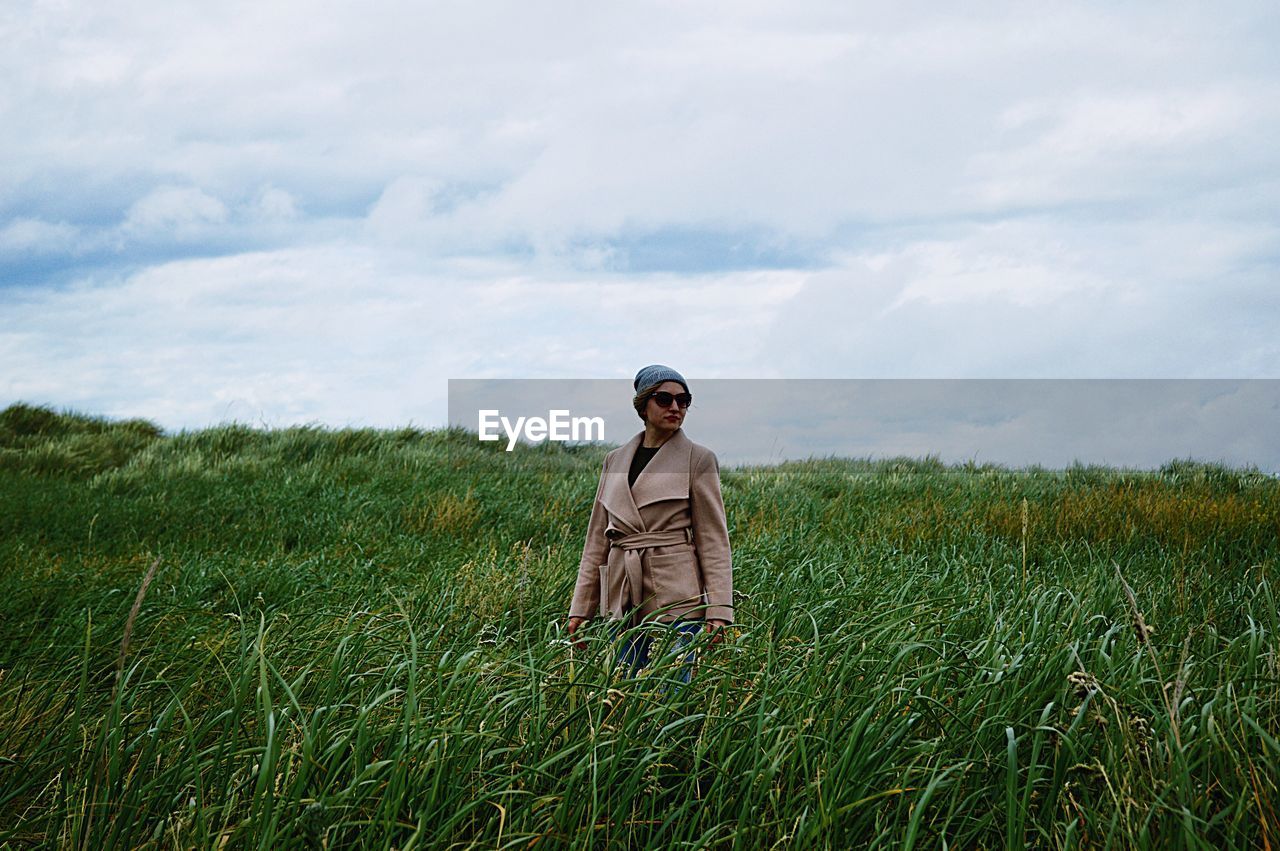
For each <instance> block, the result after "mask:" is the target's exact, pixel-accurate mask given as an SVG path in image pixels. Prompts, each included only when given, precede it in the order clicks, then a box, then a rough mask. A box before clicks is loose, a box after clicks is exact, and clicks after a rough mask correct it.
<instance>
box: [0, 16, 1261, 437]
mask: <svg viewBox="0 0 1280 851" xmlns="http://www.w3.org/2000/svg"><path fill="white" fill-rule="evenodd" d="M0 35H3V36H4V40H5V45H6V49H5V51H3V52H2V53H0V163H3V164H4V165H3V167H0V273H7V272H11V271H16V272H18V273H20V274H18V275H13V276H6V280H21V281H22V289H21V290H18V289H15V288H13V287H10V288H9V289H0V317H3V318H2V319H0V329H3V332H2V333H3V334H4V335H6V336H5V337H4V339H5V340H7V341H8V342H7V343H5V344H4V346H3V347H0V376H5V378H3V379H2V380H3V381H7V382H8V383H7V384H0V397H7V398H16V396H15V394H19V395H21V396H23V397H24V398H26V397H33V396H37V397H40V398H43V399H48V400H51V401H54V402H58V403H63V402H65V403H68V404H70V403H73V402H74V403H76V404H83V405H86V406H88V407H91V408H94V409H97V410H104V411H108V412H110V411H115V410H119V409H121V408H122V407H123V406H132V407H131V409H130V412H131V413H136V414H140V415H149V416H156V417H157V418H160V419H162V420H164V421H166V422H173V423H184V424H186V423H196V422H199V421H201V418H217V417H218V416H220V414H219V413H218V412H219V411H220V410H223V409H222V408H217V407H216V406H217V405H223V406H225V405H227V404H231V402H230V401H228V400H235V399H240V400H242V401H243V402H244V404H245V405H248V406H249V407H252V408H255V409H257V410H260V411H263V412H265V414H264V415H266V416H268V417H278V418H282V419H290V420H291V419H293V418H299V417H300V418H302V419H304V420H307V419H325V420H332V421H335V422H337V421H346V420H349V419H352V418H356V417H367V418H369V421H377V422H393V421H399V420H403V419H406V418H409V417H416V416H418V414H419V413H420V411H418V412H417V413H415V411H417V409H416V408H414V407H413V404H411V401H410V400H413V399H415V398H418V397H417V396H416V395H415V388H419V387H429V386H433V385H432V384H431V382H434V381H437V380H438V379H440V378H441V377H442V376H443V377H447V376H448V375H465V374H471V375H477V374H488V375H493V374H504V373H506V374H510V373H512V372H515V373H518V374H530V373H536V374H545V375H568V374H591V375H601V374H604V373H609V374H612V373H614V372H616V373H619V374H622V373H626V372H627V371H628V370H629V369H630V366H629V364H632V363H634V362H648V361H652V360H658V359H659V357H658V355H657V354H655V353H668V354H670V356H671V357H670V359H671V360H678V361H680V362H681V365H682V368H686V369H687V371H689V372H694V371H701V372H702V374H704V375H743V374H766V375H767V374H773V375H788V374H789V375H895V376H904V375H919V376H929V375H1027V376H1033V375H1035V376H1049V375H1253V376H1258V375H1274V374H1277V372H1280V349H1277V343H1275V342H1273V341H1274V340H1276V339H1277V338H1278V337H1280V335H1277V334H1276V333H1275V332H1276V329H1277V324H1278V322H1280V303H1277V300H1276V296H1275V295H1274V293H1275V286H1274V282H1275V279H1276V275H1277V272H1278V271H1280V269H1278V267H1277V261H1276V257H1275V253H1274V248H1273V246H1274V245H1275V240H1276V238H1277V236H1278V235H1280V217H1278V216H1277V213H1276V210H1280V180H1276V179H1275V178H1273V177H1271V175H1274V174H1277V173H1280V153H1277V148H1276V146H1275V144H1274V140H1275V138H1276V137H1277V134H1278V133H1280V106H1277V104H1280V97H1276V94H1277V90H1278V88H1280V87H1278V86H1277V75H1276V70H1275V65H1274V60H1273V58H1272V57H1273V53H1274V44H1275V42H1276V36H1277V35H1278V32H1277V29H1276V24H1275V22H1274V18H1273V16H1271V15H1270V9H1269V7H1268V6H1266V5H1265V4H1262V3H1245V4H1240V5H1237V6H1233V7H1232V8H1231V9H1230V10H1226V9H1223V8H1209V7H1203V8H1201V7H1193V6H1181V7H1178V8H1177V9H1176V10H1174V11H1170V9H1169V8H1167V7H1163V6H1162V7H1155V6H1150V7H1147V6H1138V5H1132V4H1130V5H1120V6H1117V5H1115V4H1104V3H1086V4H1073V5H1072V6H1070V7H1069V8H1064V7H1062V6H1061V5H1058V6H1053V7H1047V6H1043V5H1041V4H1030V5H1028V4H1017V3H1009V2H1006V3H997V4H994V5H988V6H984V7H983V8H982V9H978V10H974V9H965V10H957V11H947V10H942V11H940V10H939V7H937V5H936V4H917V3H907V4H905V5H904V4H871V5H868V4H847V3H838V2H824V0H811V2H799V3H794V4H786V5H780V4H776V3H765V2H755V0H751V2H728V0H725V2H713V3H700V4H689V3H680V2H674V0H670V2H657V3H653V4H649V5H626V4H623V5H618V4H594V5H587V6H583V5H582V4H565V3H558V2H552V3H550V4H527V3H519V2H514V0H508V2H496V0H495V2H492V3H479V4H452V5H445V6H431V7H427V6H423V5H422V4H417V3H412V2H409V0H397V2H392V3H391V4H389V5H384V6H381V7H379V11H378V13H377V14H371V13H370V12H369V10H368V8H367V7H366V6H363V5H360V4H355V3H338V4H332V5H330V6H328V7H326V9H325V10H324V13H323V14H317V13H316V11H315V10H314V9H313V8H312V7H311V6H308V5H306V4H301V3H298V2H296V0H294V1H293V2H281V3H270V4H262V3H249V2H233V3H228V4H213V5H210V4H201V3H195V2H178V3H172V4H163V5H159V4H155V3H152V2H145V0H123V2H121V3H116V4H109V5H102V4H99V5H96V6H85V5H83V4H67V3H59V2H44V0H39V2H37V0H30V2H22V0H19V2H15V3H10V4H7V5H4V6H3V7H2V8H0ZM217 253H221V254H222V255H223V256H221V257H219V258H215V259H192V260H188V261H179V262H172V260H173V258H175V257H178V258H181V257H184V256H194V255H197V254H198V255H201V256H205V255H211V254H217ZM32 258H35V259H34V260H33V259H32ZM157 258H161V259H159V260H158V259H157ZM42 264H43V265H42ZM753 264H754V265H753ZM46 266H48V267H50V269H51V270H50V269H46V268H45V267H46ZM54 266H56V267H57V268H56V269H54V268H52V267H54ZM744 267H746V268H744ZM654 268H656V269H665V270H668V271H666V272H663V273H661V274H657V273H642V271H640V270H643V269H654ZM42 275H43V276H47V282H48V284H49V286H45V281H46V279H45V278H42V277H41V276H42ZM69 281H71V282H79V283H78V284H75V285H73V286H71V287H70V288H69V289H68V288H67V284H68V282H69ZM55 282H56V284H57V287H53V286H52V284H53V283H55ZM50 290H57V291H50ZM13 317H18V318H13ZM32 329H35V330H32ZM17 335H21V336H20V339H21V341H22V342H21V345H18V344H16V343H14V340H17V339H19V336H17ZM387 375H391V376H392V378H390V379H386V378H385V376H387ZM432 394H435V391H429V392H428V396H429V397H430V398H435V395H432ZM436 395H438V394H436ZM4 401H6V398H0V403H3V402H4ZM236 404H239V403H236ZM148 406H151V409H150V410H148ZM211 406H212V407H211Z"/></svg>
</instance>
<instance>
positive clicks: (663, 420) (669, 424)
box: [644, 381, 688, 434]
mask: <svg viewBox="0 0 1280 851" xmlns="http://www.w3.org/2000/svg"><path fill="white" fill-rule="evenodd" d="M664 390H665V391H666V392H668V393H670V394H671V395H672V396H675V395H676V394H678V393H683V392H685V389H684V386H683V385H681V384H680V382H678V381H664V382H662V383H661V384H659V385H658V387H657V389H656V390H654V391H653V393H654V394H656V393H661V392H662V391H664ZM687 412H688V409H687V408H681V407H680V405H679V404H678V403H677V402H676V401H675V399H672V400H671V404H670V405H667V406H666V407H665V408H664V407H662V406H661V405H659V404H658V401H657V400H656V399H654V398H653V395H652V394H651V395H650V396H649V401H647V402H645V406H644V421H645V423H647V424H648V425H650V426H652V427H653V428H655V429H657V430H658V431H659V432H660V433H663V434H673V433H675V430H676V429H678V428H680V426H681V425H682V424H683V423H684V415H685V414H686V413H687Z"/></svg>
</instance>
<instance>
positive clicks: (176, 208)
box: [124, 186, 228, 237]
mask: <svg viewBox="0 0 1280 851" xmlns="http://www.w3.org/2000/svg"><path fill="white" fill-rule="evenodd" d="M227 215H228V214H227V207H226V205H225V204H223V203H222V202H221V201H220V200H218V199H217V198H214V197H212V196H211V195H209V194H207V193H205V192H203V191H201V190H199V189H196V188H194V187H184V186H162V187H160V188H159V189H155V190H153V191H151V192H150V193H148V194H147V195H146V196H145V197H143V198H140V199H138V200H137V201H135V202H134V203H133V204H132V205H130V207H129V211H128V213H127V214H126V215H125V220H124V229H125V231H127V232H130V233H133V234H154V233H157V232H161V233H165V232H167V233H172V234H174V235H175V236H177V237H183V236H189V235H192V234H196V233H200V232H201V231H205V230H207V229H208V228H209V227H210V226H212V225H218V224H221V223H223V222H225V221H226V220H227Z"/></svg>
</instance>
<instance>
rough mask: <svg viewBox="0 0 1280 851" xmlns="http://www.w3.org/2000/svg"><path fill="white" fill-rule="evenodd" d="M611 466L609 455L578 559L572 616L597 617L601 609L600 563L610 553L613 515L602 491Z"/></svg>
mask: <svg viewBox="0 0 1280 851" xmlns="http://www.w3.org/2000/svg"><path fill="white" fill-rule="evenodd" d="M608 469H609V459H608V458H605V460H604V465H603V466H602V467H601V468H600V484H599V485H597V486H596V495H595V499H594V500H593V501H592V503H591V520H590V521H589V522H588V523H587V540H586V542H585V543H583V545H582V560H581V561H580V562H578V581H577V584H576V585H574V588H573V601H572V602H570V604H569V617H571V618H593V617H595V616H596V614H597V613H598V612H599V611H600V565H602V564H604V561H605V558H607V557H608V555H609V541H608V539H606V538H605V536H604V530H605V529H606V528H607V527H608V525H609V515H608V512H606V511H605V508H604V503H602V502H601V501H600V494H602V493H603V492H604V475H605V471H606V470H608Z"/></svg>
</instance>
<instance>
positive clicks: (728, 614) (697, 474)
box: [689, 451, 733, 623]
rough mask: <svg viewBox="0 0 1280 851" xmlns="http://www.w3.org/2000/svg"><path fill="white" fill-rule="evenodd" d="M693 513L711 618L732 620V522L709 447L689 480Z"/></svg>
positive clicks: (715, 461) (717, 465)
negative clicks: (726, 508)
mask: <svg viewBox="0 0 1280 851" xmlns="http://www.w3.org/2000/svg"><path fill="white" fill-rule="evenodd" d="M689 501H690V503H691V506H690V507H691V509H692V514H693V541H694V544H695V546H696V547H697V548H698V564H699V565H700V566H701V568H702V582H703V585H704V586H705V588H706V590H707V613H706V617H707V619H708V620H712V619H719V620H723V621H728V622H729V623H733V558H732V555H731V554H730V552H729V526H728V522H727V520H726V519H725V511H724V499H723V497H722V496H721V495H720V461H719V460H718V459H717V458H716V456H715V453H714V452H711V451H707V452H705V453H703V454H702V457H701V458H696V459H695V463H694V468H693V471H692V477H691V481H690V483H689Z"/></svg>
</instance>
